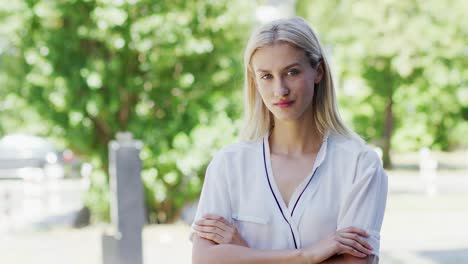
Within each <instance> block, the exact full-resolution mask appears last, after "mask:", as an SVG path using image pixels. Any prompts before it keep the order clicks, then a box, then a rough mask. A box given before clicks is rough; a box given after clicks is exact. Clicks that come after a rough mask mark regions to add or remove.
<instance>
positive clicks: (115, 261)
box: [102, 133, 145, 264]
mask: <svg viewBox="0 0 468 264" xmlns="http://www.w3.org/2000/svg"><path fill="white" fill-rule="evenodd" d="M141 147H142V143H141V142H140V141H136V140H133V138H132V135H131V134H130V133H117V140H116V141H111V142H110V143H109V175H110V188H111V222H112V225H111V229H110V230H108V231H106V232H105V233H104V234H103V237H102V253H103V254H102V255H103V263H104V264H142V263H143V246H142V230H143V225H144V222H145V210H144V200H143V183H142V181H141V161H140V157H139V154H140V150H141Z"/></svg>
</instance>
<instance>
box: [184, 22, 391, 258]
mask: <svg viewBox="0 0 468 264" xmlns="http://www.w3.org/2000/svg"><path fill="white" fill-rule="evenodd" d="M244 59H245V127H244V128H243V131H242V134H241V137H242V140H241V141H240V142H238V143H236V144H233V145H230V146H227V147H225V148H224V149H222V150H221V151H219V152H218V153H217V154H216V155H215V157H214V158H213V160H212V161H211V163H210V165H209V166H208V169H207V172H206V177H205V182H204V185H203V190H202V193H201V197H200V202H199V206H198V210H197V214H196V218H195V220H196V221H195V222H194V224H193V225H192V227H193V232H192V234H191V239H192V242H193V255H192V260H193V263H197V264H201V263H203V264H210V263H226V264H228V263H236V264H239V263H246V264H247V263H252V264H253V263H288V264H293V263H304V264H306V263H307V264H312V263H377V262H378V255H379V244H380V242H379V241H380V229H381V225H382V221H383V216H384V211H385V205H386V199H387V176H386V174H385V172H384V170H383V168H382V165H381V163H380V160H379V158H378V156H377V155H376V153H375V152H374V151H373V150H372V149H371V148H369V147H368V146H366V145H365V143H364V142H363V141H362V140H361V139H360V138H359V137H358V136H357V135H356V134H354V133H353V132H352V131H350V130H349V129H348V128H347V127H346V126H345V125H344V124H343V122H342V120H341V118H340V116H339V114H338V109H337V105H336V98H335V91H334V86H333V80H332V75H331V73H330V69H329V65H328V61H327V59H326V57H325V54H324V52H323V48H322V46H321V44H320V42H319V41H318V39H317V37H316V34H315V33H314V31H313V30H312V29H311V27H310V26H309V25H308V24H307V22H306V21H305V20H303V19H302V18H297V17H296V18H290V19H281V20H276V21H273V22H271V23H269V24H266V25H264V26H261V27H260V28H259V29H257V30H256V31H255V32H254V33H253V34H252V36H251V38H250V40H249V42H248V43H247V47H246V50H245V58H244Z"/></svg>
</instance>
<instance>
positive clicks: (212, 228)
mask: <svg viewBox="0 0 468 264" xmlns="http://www.w3.org/2000/svg"><path fill="white" fill-rule="evenodd" d="M194 229H195V231H197V235H198V236H199V237H202V238H205V239H208V240H211V241H213V242H215V243H217V244H233V245H238V246H243V247H248V245H247V243H246V242H245V240H244V239H243V238H242V237H241V235H240V234H239V232H237V228H236V227H235V226H233V225H231V224H230V223H229V222H228V221H227V220H226V219H224V218H223V217H221V216H216V215H205V216H203V219H201V220H198V221H197V222H195V226H194Z"/></svg>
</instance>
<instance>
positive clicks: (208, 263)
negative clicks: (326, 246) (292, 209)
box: [192, 235, 377, 264]
mask: <svg viewBox="0 0 468 264" xmlns="http://www.w3.org/2000/svg"><path fill="white" fill-rule="evenodd" d="M376 259H377V257H375V256H374V255H371V256H368V257H366V258H357V257H354V256H351V255H347V254H343V255H340V256H336V257H332V258H329V259H327V260H325V261H322V262H314V260H313V259H308V258H307V257H306V255H305V254H304V252H303V251H301V250H256V249H251V248H248V247H243V246H239V245H232V244H216V243H214V242H212V241H210V240H207V239H204V238H200V237H198V236H197V235H195V236H194V238H193V253H192V263H193V264H202V263H203V264H218V263H223V264H283V263H284V264H311V263H320V264H372V263H377V262H374V261H376Z"/></svg>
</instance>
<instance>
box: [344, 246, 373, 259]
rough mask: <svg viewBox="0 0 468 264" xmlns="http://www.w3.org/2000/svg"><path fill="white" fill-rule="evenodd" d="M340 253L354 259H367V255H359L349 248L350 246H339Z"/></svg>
mask: <svg viewBox="0 0 468 264" xmlns="http://www.w3.org/2000/svg"><path fill="white" fill-rule="evenodd" d="M340 249H341V250H340V251H341V252H340V253H342V254H349V255H352V256H355V257H358V258H365V257H367V254H364V253H361V252H359V251H357V250H356V249H354V248H352V247H350V246H347V245H344V244H340Z"/></svg>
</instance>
